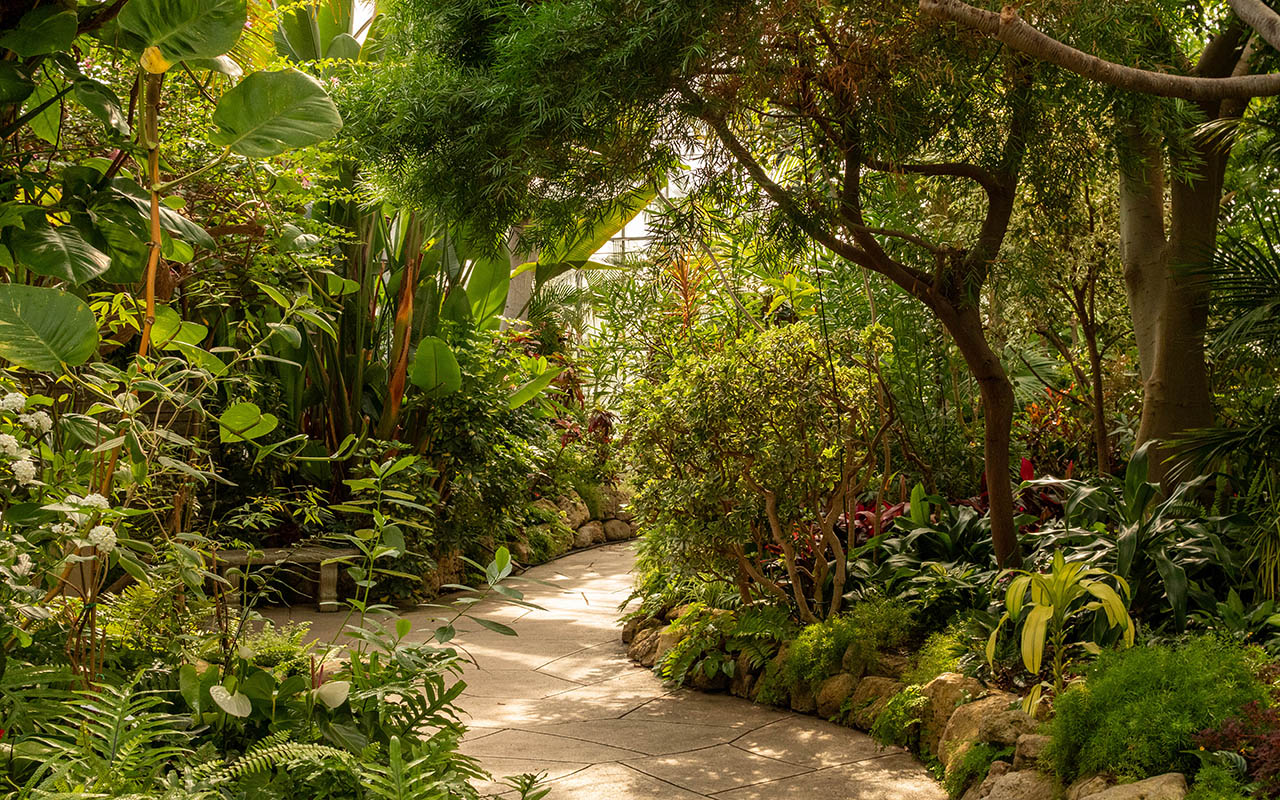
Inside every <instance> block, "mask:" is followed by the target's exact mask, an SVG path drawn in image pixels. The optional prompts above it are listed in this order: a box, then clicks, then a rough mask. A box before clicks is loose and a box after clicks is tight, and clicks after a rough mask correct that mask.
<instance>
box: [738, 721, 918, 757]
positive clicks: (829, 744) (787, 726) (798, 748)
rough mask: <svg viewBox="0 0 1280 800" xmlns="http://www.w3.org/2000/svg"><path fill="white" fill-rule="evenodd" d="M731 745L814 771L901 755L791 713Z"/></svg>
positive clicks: (863, 737)
mask: <svg viewBox="0 0 1280 800" xmlns="http://www.w3.org/2000/svg"><path fill="white" fill-rule="evenodd" d="M734 745H736V746H737V747H741V748H742V749H743V750H749V751H750V752H752V753H755V754H756V755H758V756H765V757H766V758H775V759H778V760H780V761H787V762H790V763H792V764H799V765H801V766H808V767H815V768H820V767H833V766H838V765H840V764H848V763H850V762H853V761H865V760H866V759H869V758H878V757H880V756H883V755H886V754H887V753H901V752H903V751H902V750H900V749H898V748H882V747H880V745H878V744H876V743H875V741H874V740H873V739H872V738H871V737H870V736H866V735H864V734H861V733H857V732H856V731H852V730H850V729H848V728H844V727H841V726H839V725H833V724H832V723H830V722H826V721H824V720H820V719H817V718H816V717H802V716H798V715H794V714H793V715H790V716H788V717H787V718H786V719H783V720H779V721H778V722H774V723H771V724H769V725H765V726H764V727H763V728H757V729H756V730H754V731H751V732H750V733H748V734H746V735H745V736H743V737H742V738H740V739H738V740H737V741H735V742H734ZM921 769H923V767H922V768H921Z"/></svg>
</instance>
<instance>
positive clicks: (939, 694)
mask: <svg viewBox="0 0 1280 800" xmlns="http://www.w3.org/2000/svg"><path fill="white" fill-rule="evenodd" d="M920 693H921V694H923V695H924V697H925V699H926V700H928V704H927V705H926V706H925V709H924V711H923V712H922V714H921V726H920V745H921V746H922V747H924V748H925V749H926V750H927V751H928V752H930V753H934V754H938V743H939V742H941V741H942V733H943V731H945V730H946V728H947V723H948V722H949V721H950V720H951V715H952V714H953V713H955V710H956V708H957V707H958V706H961V705H964V704H965V703H968V702H970V701H972V700H973V699H974V698H976V697H978V696H979V695H981V694H982V693H983V688H982V684H981V683H978V681H976V680H975V679H973V678H966V677H965V676H963V675H960V674H958V673H955V672H944V673H942V674H941V675H939V676H938V677H936V678H934V679H933V680H931V681H929V682H928V683H926V684H925V685H924V686H922V687H920Z"/></svg>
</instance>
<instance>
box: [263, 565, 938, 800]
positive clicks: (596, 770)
mask: <svg viewBox="0 0 1280 800" xmlns="http://www.w3.org/2000/svg"><path fill="white" fill-rule="evenodd" d="M633 559H634V545H633V544H631V543H624V544H619V545H612V546H608V547H602V548H597V549H594V550H587V551H584V552H580V553H574V554H571V555H569V556H566V557H565V558H562V559H560V560H558V561H555V562H553V563H551V564H546V565H543V566H541V567H535V568H534V569H532V570H530V571H529V572H528V573H527V577H530V578H536V579H539V580H542V581H546V582H547V583H548V584H550V585H538V584H524V585H520V587H519V588H520V589H521V591H523V592H525V595H526V598H527V599H528V600H529V601H530V602H533V603H535V604H537V605H539V606H541V607H542V608H543V609H544V610H542V611H529V610H526V609H523V608H518V607H512V606H500V605H498V604H497V603H490V602H488V601H486V602H484V603H482V604H479V605H478V606H477V609H476V611H477V613H478V614H480V615H482V616H486V617H489V618H491V619H496V620H499V621H502V622H504V623H506V624H509V625H511V626H512V627H514V628H515V629H516V631H517V632H518V633H519V636H518V637H516V638H512V637H508V636H502V635H500V634H496V633H493V632H491V631H488V630H485V629H482V628H480V627H479V626H478V625H468V626H465V627H468V628H474V629H475V630H469V631H468V632H466V633H462V634H460V635H459V638H458V642H457V643H458V644H459V645H460V646H462V647H464V648H466V650H467V651H468V652H469V653H470V654H471V656H472V657H473V658H474V659H475V661H476V666H475V667H471V668H468V669H467V671H466V673H465V675H464V679H465V680H466V682H467V689H466V691H465V692H464V693H463V695H462V697H461V699H460V701H459V703H460V705H461V707H462V708H463V709H465V711H466V712H467V714H468V715H469V716H468V717H467V718H466V720H467V722H468V725H469V726H470V731H469V732H468V733H467V736H466V738H465V740H464V743H463V747H462V750H463V752H464V753H466V754H468V755H470V756H473V757H475V758H477V759H478V760H479V761H480V763H481V764H482V765H483V766H484V767H485V768H486V769H487V770H489V771H490V772H492V773H493V774H494V775H498V776H501V775H512V774H518V773H522V772H535V773H536V772H545V773H546V774H547V775H548V777H549V778H551V779H552V786H553V789H552V792H551V794H550V796H549V797H548V798H547V800H693V799H694V798H715V799H716V800H784V799H786V798H804V799H805V800H943V798H945V794H944V793H943V792H942V791H941V790H940V789H939V788H938V786H937V784H936V783H935V782H934V781H933V780H932V779H931V778H930V777H929V775H928V773H927V772H926V771H925V769H924V768H923V767H922V766H921V765H920V764H919V763H918V762H917V761H916V760H915V759H914V758H912V757H911V756H910V755H909V754H907V753H905V752H904V751H902V750H897V749H881V748H879V747H878V746H877V745H876V744H875V743H874V742H873V741H872V740H871V739H869V738H868V737H867V736H865V735H863V734H861V733H858V732H856V731H853V730H850V729H848V728H843V727H840V726H838V725H833V724H831V723H829V722H825V721H823V720H820V719H817V718H815V717H808V716H802V715H798V714H792V713H790V712H785V711H779V710H776V709H772V708H767V707H764V706H758V705H755V704H753V703H750V702H747V701H745V700H740V699H738V698H735V697H730V696H728V695H708V694H702V693H699V692H692V691H687V690H677V691H671V690H669V689H668V688H667V687H665V686H663V684H662V683H661V681H659V680H658V678H657V677H656V676H654V674H653V673H652V672H651V671H649V670H647V669H643V668H641V667H637V666H635V665H634V664H632V663H631V662H630V661H629V660H628V659H627V657H626V652H625V648H624V646H623V645H622V643H621V640H620V638H619V636H620V633H619V625H618V622H617V618H618V604H619V603H621V602H622V601H623V600H625V599H626V597H627V594H628V593H629V592H630V591H631V577H632V576H631V566H632V562H633ZM273 616H274V615H273ZM297 616H298V612H297V611H295V618H297ZM336 616H338V615H336V614H329V615H314V616H312V615H310V614H308V615H307V618H309V619H311V620H312V621H313V622H316V623H318V624H317V630H316V632H317V633H321V631H320V630H319V628H320V627H325V626H327V625H329V624H332V623H330V622H329V620H330V619H332V618H333V617H336ZM326 618H327V619H326ZM487 789H488V790H491V791H498V790H499V787H498V786H497V785H494V786H491V787H487Z"/></svg>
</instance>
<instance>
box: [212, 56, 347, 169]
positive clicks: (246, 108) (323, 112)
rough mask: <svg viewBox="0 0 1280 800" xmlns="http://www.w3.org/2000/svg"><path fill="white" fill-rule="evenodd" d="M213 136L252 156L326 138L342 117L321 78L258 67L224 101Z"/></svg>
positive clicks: (215, 118) (215, 116) (217, 111)
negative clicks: (261, 69)
mask: <svg viewBox="0 0 1280 800" xmlns="http://www.w3.org/2000/svg"><path fill="white" fill-rule="evenodd" d="M213 124H214V125H216V126H217V127H218V130H217V131H215V132H214V133H213V135H212V136H210V137H209V139H210V141H212V142H213V143H214V144H217V145H222V146H225V147H230V148H231V149H232V150H233V151H234V152H236V153H239V154H240V155H243V156H250V157H252V158H267V157H269V156H275V155H279V154H280V153H283V152H285V151H286V150H291V149H293V148H295V147H305V146H307V145H310V144H315V143H316V142H323V141H324V140H325V139H328V138H329V137H331V136H333V135H334V134H335V133H337V132H338V130H339V129H340V128H342V117H341V116H339V115H338V107H337V106H335V105H334V103H333V100H332V99H331V98H330V97H329V94H328V93H327V92H326V91H325V90H324V87H322V86H321V85H320V82H319V81H317V80H316V79H315V78H313V77H311V76H310V75H306V74H304V73H301V72H298V71H297V70H292V69H290V70H282V71H280V72H255V73H253V74H252V75H250V76H249V77H247V78H245V79H244V80H242V81H240V83H239V84H237V85H236V87H235V88H234V89H232V90H231V91H229V92H227V93H226V94H224V95H223V96H222V97H221V98H219V100H218V107H217V108H216V109H214V111H213Z"/></svg>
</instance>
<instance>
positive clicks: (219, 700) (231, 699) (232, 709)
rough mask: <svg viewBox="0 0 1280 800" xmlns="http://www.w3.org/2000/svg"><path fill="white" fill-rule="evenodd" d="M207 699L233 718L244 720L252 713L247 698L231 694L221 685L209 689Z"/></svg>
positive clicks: (237, 693) (251, 706)
mask: <svg viewBox="0 0 1280 800" xmlns="http://www.w3.org/2000/svg"><path fill="white" fill-rule="evenodd" d="M209 698H210V699H211V700H213V702H214V703H215V704H217V706H218V708H220V709H222V710H223V711H225V712H226V713H228V714H230V715H231V716H233V717H240V718H244V717H247V716H249V715H250V714H252V713H253V703H252V702H250V700H249V698H248V697H246V696H245V695H243V694H241V693H239V692H235V693H232V692H230V691H228V689H227V687H225V686H223V685H222V684H217V685H216V686H211V687H210V688H209Z"/></svg>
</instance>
